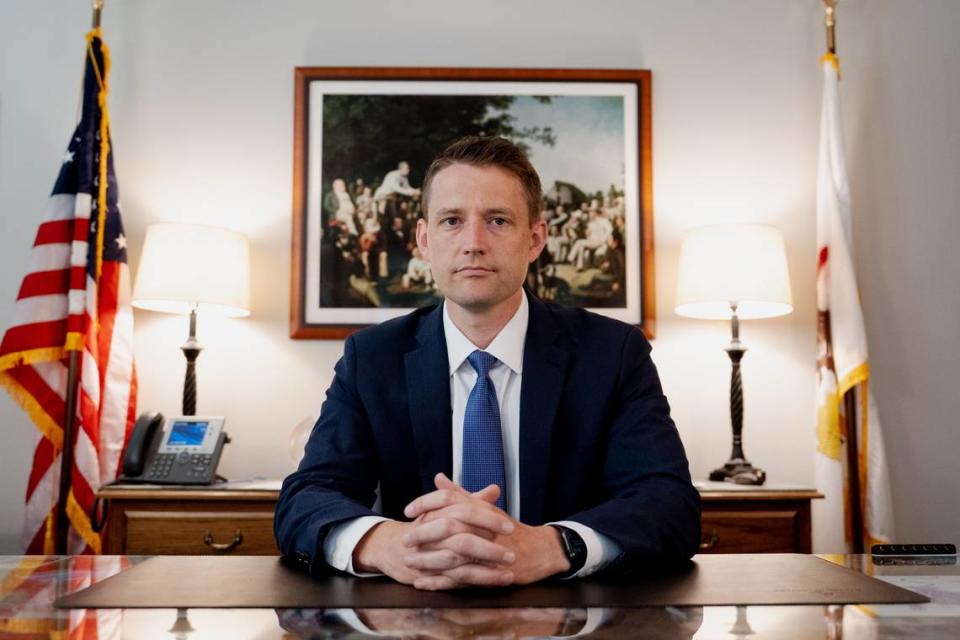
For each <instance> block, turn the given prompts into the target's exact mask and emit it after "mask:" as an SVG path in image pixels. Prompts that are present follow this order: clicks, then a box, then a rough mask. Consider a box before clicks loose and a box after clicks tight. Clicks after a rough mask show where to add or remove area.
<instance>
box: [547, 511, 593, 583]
mask: <svg viewBox="0 0 960 640" xmlns="http://www.w3.org/2000/svg"><path fill="white" fill-rule="evenodd" d="M550 526H551V527H553V528H554V529H556V530H557V532H559V533H560V541H561V542H562V543H563V551H564V553H566V554H567V560H569V561H570V570H569V571H567V572H566V573H561V574H559V575H557V576H555V577H557V578H561V579H563V578H569V577H571V576H573V575H574V574H575V573H576V572H577V571H580V569H582V568H583V565H584V563H586V561H587V545H586V543H585V542H584V541H583V538H581V537H580V534H579V533H577V532H576V531H574V530H573V529H571V528H569V527H564V526H563V525H559V524H552V525H550Z"/></svg>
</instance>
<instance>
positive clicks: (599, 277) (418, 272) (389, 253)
mask: <svg viewBox="0 0 960 640" xmlns="http://www.w3.org/2000/svg"><path fill="white" fill-rule="evenodd" d="M650 76H651V74H650V71H645V70H614V69H455V68H372V67H364V68H344V67H298V68H297V69H296V73H295V85H294V86H295V91H294V94H295V96H294V97H295V109H294V189H293V191H294V197H293V237H292V266H291V272H292V277H291V296H290V300H291V303H290V335H291V337H293V338H321V339H341V338H344V337H346V336H347V335H349V334H350V333H351V332H353V331H355V330H357V329H359V328H361V327H364V326H367V325H371V324H376V323H378V322H381V321H383V320H387V319H390V318H394V317H397V316H399V315H402V314H404V313H407V312H409V311H410V310H412V309H414V308H417V307H420V306H424V305H429V304H435V303H437V302H439V301H441V300H442V293H441V292H440V291H438V290H437V289H436V287H435V286H434V284H433V282H432V278H431V274H430V265H429V263H428V262H426V261H425V260H424V259H423V258H422V256H421V255H420V253H419V251H418V250H417V248H416V241H415V235H414V230H415V228H416V221H417V219H418V218H419V217H420V216H421V213H422V204H421V201H420V188H419V187H420V185H421V184H422V181H423V176H424V173H425V172H426V170H427V167H428V166H429V164H430V162H431V161H432V160H433V158H434V157H435V156H436V155H437V154H438V153H439V152H440V151H441V150H443V149H444V148H445V147H446V146H447V145H449V144H450V143H452V142H454V141H455V140H457V139H459V138H461V137H463V136H467V135H499V136H503V137H505V138H508V139H510V140H512V141H513V142H514V143H516V144H517V145H519V146H520V147H521V148H522V149H523V150H524V151H525V152H526V153H527V155H528V157H529V158H530V161H531V162H532V164H533V166H534V167H535V168H536V169H537V172H538V173H539V175H540V179H541V182H542V184H543V203H542V207H541V209H542V211H541V216H542V217H543V219H544V220H545V221H546V222H547V228H548V237H547V246H546V247H545V249H544V251H543V253H542V254H541V256H540V258H539V259H538V260H536V261H535V262H534V263H532V264H531V267H530V273H529V275H528V278H527V285H528V287H529V288H530V289H531V290H532V291H534V292H535V293H536V294H537V295H538V296H540V297H542V298H544V299H546V300H551V301H554V302H557V303H559V304H565V305H574V306H580V307H585V308H588V309H590V310H591V311H596V312H597V313H601V314H604V315H608V316H610V317H613V318H617V319H619V320H623V321H625V322H629V323H632V324H634V325H637V326H639V327H641V328H642V329H643V331H644V332H645V333H646V335H647V336H648V337H650V338H652V337H653V333H654V320H655V316H656V310H655V306H654V305H655V302H654V301H655V296H654V271H653V269H654V256H653V247H654V244H653V192H652V188H653V185H652V182H653V181H652V168H651V140H650V132H651V113H650V104H651V90H650Z"/></svg>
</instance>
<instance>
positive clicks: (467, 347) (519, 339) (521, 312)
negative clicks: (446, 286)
mask: <svg viewBox="0 0 960 640" xmlns="http://www.w3.org/2000/svg"><path fill="white" fill-rule="evenodd" d="M529 318H530V306H529V303H528V302H527V294H526V292H524V294H523V296H522V297H521V299H520V306H519V307H517V310H516V312H515V313H514V314H513V317H512V318H510V321H509V322H507V324H505V325H504V326H503V329H501V330H500V333H498V334H497V336H496V337H495V338H494V339H493V341H492V342H491V343H490V344H489V346H487V348H486V349H484V351H486V352H487V353H489V354H490V355H492V356H493V357H494V358H496V359H497V360H499V361H500V362H502V363H503V364H505V365H507V366H508V367H510V369H511V370H512V371H513V372H514V373H517V374H520V373H523V345H524V342H526V339H527V321H528V320H529ZM443 335H444V338H445V339H446V341H447V358H448V359H449V362H450V375H453V374H454V372H455V371H456V370H457V369H459V368H460V366H461V365H462V364H463V362H464V360H466V359H467V356H469V355H470V354H471V353H473V352H474V351H476V350H477V346H476V345H475V344H473V343H472V342H470V340H469V339H468V338H467V336H465V335H463V332H462V331H460V329H458V328H457V325H455V324H453V320H451V319H450V313H449V311H448V310H447V303H446V301H444V303H443Z"/></svg>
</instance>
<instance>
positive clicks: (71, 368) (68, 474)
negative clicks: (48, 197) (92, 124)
mask: <svg viewBox="0 0 960 640" xmlns="http://www.w3.org/2000/svg"><path fill="white" fill-rule="evenodd" d="M103 1H104V0H93V28H94V29H97V28H99V27H100V16H101V15H102V13H103ZM79 365H80V351H78V350H73V351H71V352H70V361H69V364H68V365H67V397H66V399H65V403H64V416H63V445H62V447H61V450H60V490H59V492H58V493H57V515H56V521H55V524H56V526H55V527H54V538H53V539H54V545H53V546H54V552H55V553H56V554H57V555H61V556H62V555H66V554H67V552H68V548H67V541H68V540H67V538H68V535H69V532H70V520H69V518H68V517H67V497H68V495H69V493H70V485H71V480H72V479H73V450H74V444H75V440H76V437H75V436H74V433H73V431H74V422H76V416H77V398H78V397H79V394H78V393H77V390H78V386H79V384H80V380H79V378H80V376H79V375H78V373H79V370H80V366H79Z"/></svg>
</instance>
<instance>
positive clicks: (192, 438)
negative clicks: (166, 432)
mask: <svg viewBox="0 0 960 640" xmlns="http://www.w3.org/2000/svg"><path fill="white" fill-rule="evenodd" d="M209 424H210V423H208V422H174V423H173V428H172V429H171V430H170V439H169V440H167V444H168V445H186V446H197V445H200V444H203V436H204V435H205V434H206V433H207V426H208V425H209Z"/></svg>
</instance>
